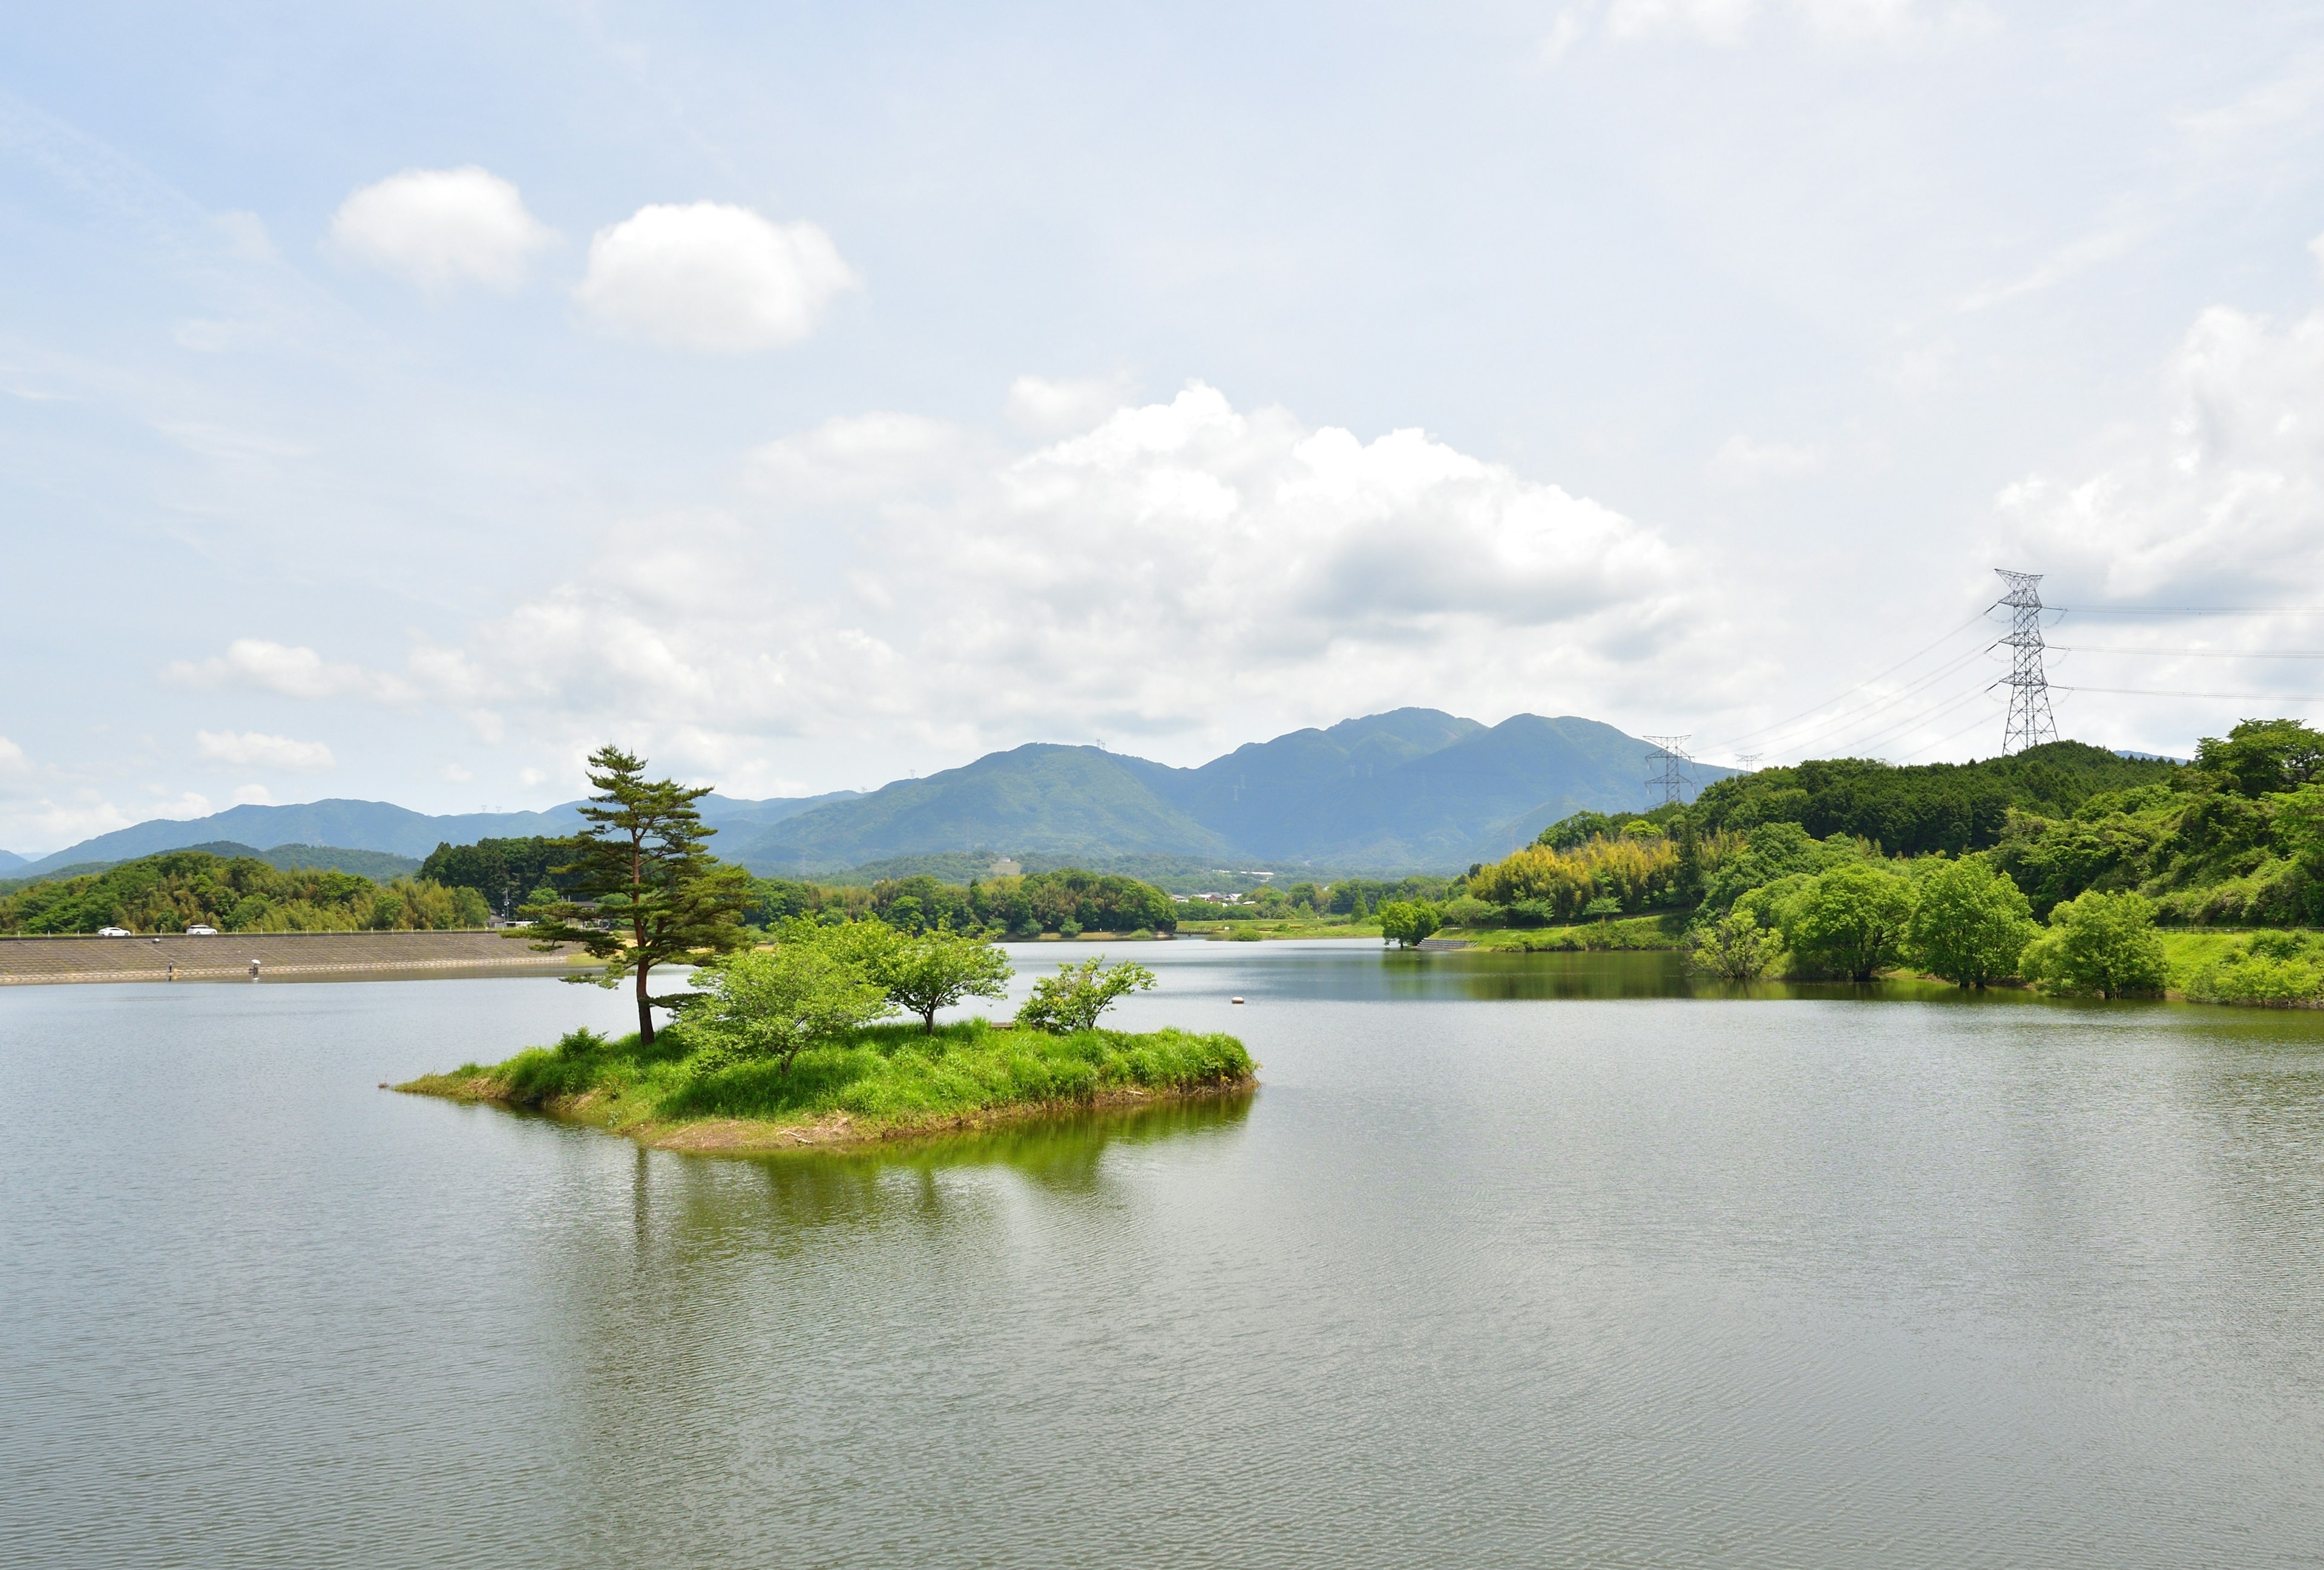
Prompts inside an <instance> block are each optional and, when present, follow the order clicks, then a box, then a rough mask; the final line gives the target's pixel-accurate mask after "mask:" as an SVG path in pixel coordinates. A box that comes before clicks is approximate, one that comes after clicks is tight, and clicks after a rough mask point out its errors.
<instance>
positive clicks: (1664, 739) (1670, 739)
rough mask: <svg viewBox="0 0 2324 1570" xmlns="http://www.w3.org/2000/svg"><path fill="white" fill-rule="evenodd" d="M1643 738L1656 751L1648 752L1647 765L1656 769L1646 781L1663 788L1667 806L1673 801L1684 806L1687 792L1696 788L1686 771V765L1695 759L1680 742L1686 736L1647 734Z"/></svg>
mask: <svg viewBox="0 0 2324 1570" xmlns="http://www.w3.org/2000/svg"><path fill="white" fill-rule="evenodd" d="M1643 740H1645V741H1646V743H1647V744H1648V745H1650V746H1651V747H1653V748H1654V751H1652V752H1650V753H1647V754H1646V763H1647V766H1648V767H1650V768H1652V769H1653V770H1654V771H1655V772H1654V773H1653V774H1652V775H1650V776H1648V777H1647V780H1646V783H1647V784H1649V785H1654V786H1659V787H1660V788H1661V790H1662V793H1663V804H1664V805H1665V806H1666V807H1667V806H1669V805H1670V804H1672V803H1673V802H1676V803H1678V804H1680V805H1682V806H1683V805H1684V804H1685V801H1686V793H1687V792H1688V791H1689V790H1692V789H1693V788H1694V781H1693V780H1692V779H1690V778H1688V776H1687V772H1686V766H1687V765H1688V764H1689V763H1691V762H1693V761H1694V760H1693V759H1692V758H1691V757H1689V756H1688V755H1687V751H1686V749H1685V748H1684V747H1683V746H1682V745H1680V744H1679V743H1682V742H1683V741H1685V740H1686V738H1685V737H1684V736H1646V737H1644V738H1643Z"/></svg>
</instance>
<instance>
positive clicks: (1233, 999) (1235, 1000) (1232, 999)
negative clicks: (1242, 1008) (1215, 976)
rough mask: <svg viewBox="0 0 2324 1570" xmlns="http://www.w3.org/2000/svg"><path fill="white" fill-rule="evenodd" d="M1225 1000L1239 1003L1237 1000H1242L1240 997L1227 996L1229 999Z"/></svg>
mask: <svg viewBox="0 0 2324 1570" xmlns="http://www.w3.org/2000/svg"><path fill="white" fill-rule="evenodd" d="M1227 1002H1231V1003H1239V1002H1242V1000H1241V999H1240V998H1229V999H1228V1000H1227Z"/></svg>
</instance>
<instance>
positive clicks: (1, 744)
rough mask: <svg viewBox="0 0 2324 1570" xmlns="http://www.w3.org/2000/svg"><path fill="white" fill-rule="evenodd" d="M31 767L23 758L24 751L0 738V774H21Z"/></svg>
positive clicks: (4, 738)
mask: <svg viewBox="0 0 2324 1570" xmlns="http://www.w3.org/2000/svg"><path fill="white" fill-rule="evenodd" d="M31 766H32V765H31V764H30V762H27V761H26V759H25V757H24V749H23V748H22V747H20V746H18V745H17V744H16V743H14V742H12V741H10V740H9V739H8V738H7V737H5V736H0V774H21V773H23V771H25V770H26V769H28V768H30V767H31Z"/></svg>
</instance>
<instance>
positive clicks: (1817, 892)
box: [1782, 865, 1914, 981]
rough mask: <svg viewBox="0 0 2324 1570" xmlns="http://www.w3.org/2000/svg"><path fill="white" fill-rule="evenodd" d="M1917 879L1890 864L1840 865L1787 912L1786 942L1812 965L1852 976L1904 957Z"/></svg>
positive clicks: (1866, 975)
mask: <svg viewBox="0 0 2324 1570" xmlns="http://www.w3.org/2000/svg"><path fill="white" fill-rule="evenodd" d="M1913 904H1914V900H1913V885H1912V883H1911V882H1909V881H1908V880H1906V879H1904V878H1903V877H1901V876H1899V875H1898V874H1896V873H1892V872H1890V871H1888V870H1887V869H1886V868H1885V867H1879V866H1870V865H1858V866H1843V867H1834V868H1833V869H1832V870H1831V871H1830V872H1828V873H1822V874H1821V875H1819V876H1817V877H1815V878H1813V879H1812V880H1810V881H1809V882H1807V884H1806V886H1805V887H1804V888H1802V889H1801V890H1800V891H1798V893H1797V894H1796V895H1795V896H1794V898H1793V899H1792V900H1790V901H1789V902H1788V903H1786V905H1785V906H1784V910H1783V912H1782V920H1783V932H1784V947H1787V948H1789V949H1790V950H1791V951H1792V956H1793V957H1794V959H1795V960H1797V961H1798V962H1800V963H1801V964H1802V965H1806V966H1808V967H1810V968H1812V969H1815V970H1821V971H1830V972H1833V973H1836V974H1840V975H1844V976H1847V977H1848V978H1849V980H1851V981H1870V980H1871V979H1872V978H1873V975H1874V974H1875V973H1877V971H1879V970H1880V969H1881V968H1883V967H1884V966H1886V965H1894V964H1895V963H1896V962H1897V961H1898V960H1899V959H1900V958H1902V957H1903V953H1904V932H1905V928H1906V927H1907V925H1908V924H1909V923H1910V922H1911V920H1912V919H1913Z"/></svg>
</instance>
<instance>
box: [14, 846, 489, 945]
mask: <svg viewBox="0 0 2324 1570" xmlns="http://www.w3.org/2000/svg"><path fill="white" fill-rule="evenodd" d="M488 916H489V912H488V911H487V910H485V908H484V898H483V896H481V895H479V894H478V893H477V892H476V891H475V890H474V889H447V888H445V887H443V886H442V885H441V884H438V883H425V882H415V881H413V880H412V879H410V878H398V879H396V880H395V881H394V882H389V883H374V882H372V881H371V880H370V879H369V878H364V877H358V876H357V875H355V873H340V872H332V871H329V870H327V869H324V868H318V867H308V868H300V869H297V870H294V871H288V872H285V871H280V870H278V869H276V868H274V867H271V866H269V865H268V864H266V863H264V862H262V861H259V860H257V859H255V858H254V857H250V856H236V857H235V858H234V859H232V860H227V859H226V858H224V857H221V856H214V855H212V854H209V853H208V852H207V851H170V852H167V853H165V854H161V855H155V856H146V857H143V859H141V860H138V861H134V862H124V863H123V864H121V865H119V866H117V867H108V868H106V870H105V871H104V872H102V873H92V874H91V875H89V876H88V877H81V878H67V879H64V880H62V881H60V882H52V883H36V884H34V885H32V887H31V888H29V889H23V890H20V891H17V892H16V893H14V894H13V895H11V896H9V897H8V898H6V899H5V900H0V932H94V931H96V930H97V928H100V927H125V928H128V929H129V930H131V931H132V932H181V931H183V930H184V929H185V928H188V927H190V926H194V925H196V924H202V925H207V926H211V927H216V928H219V929H221V930H223V931H226V932H361V931H379V932H409V931H413V930H415V929H416V930H421V931H440V930H444V929H447V928H463V927H482V926H484V924H485V922H486V920H487V919H488Z"/></svg>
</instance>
